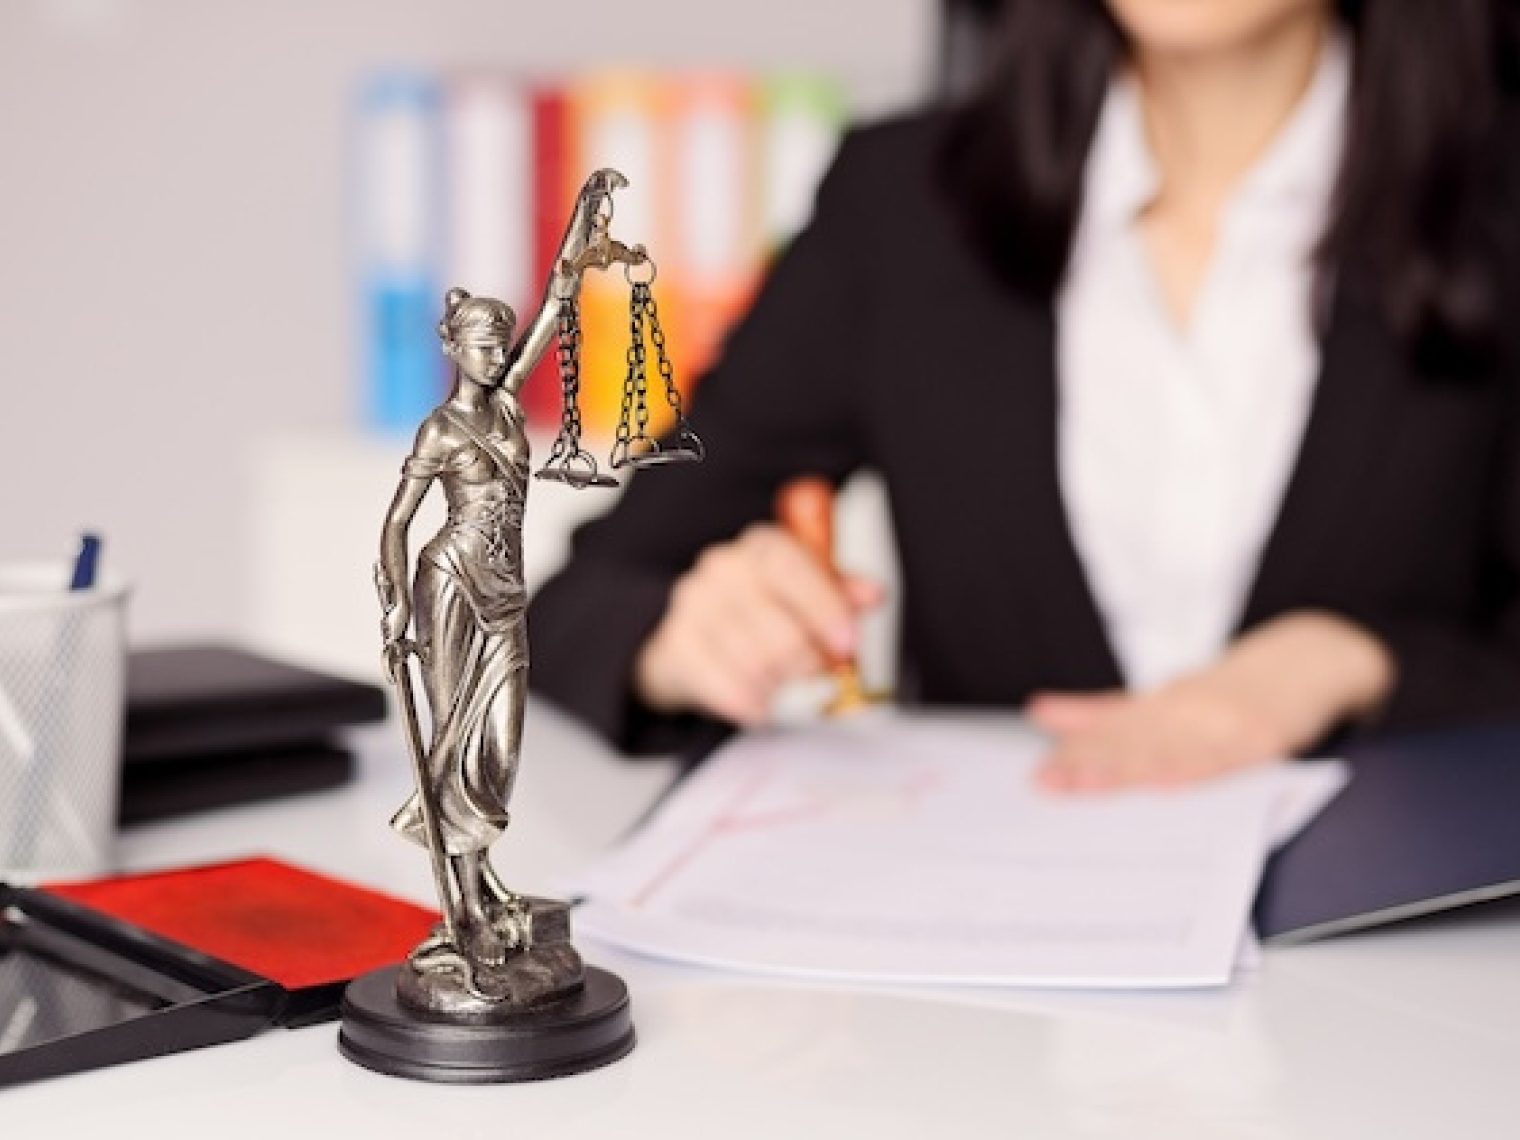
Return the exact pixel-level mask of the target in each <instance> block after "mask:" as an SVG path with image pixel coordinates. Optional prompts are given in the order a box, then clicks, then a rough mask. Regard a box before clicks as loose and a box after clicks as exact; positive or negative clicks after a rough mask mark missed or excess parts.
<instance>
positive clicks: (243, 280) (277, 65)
mask: <svg viewBox="0 0 1520 1140" xmlns="http://www.w3.org/2000/svg"><path fill="white" fill-rule="evenodd" d="M936 14H937V4H936V3H934V0H767V2H766V3H764V4H721V3H720V4H715V3H710V2H703V0H586V2H581V3H566V2H561V3H546V4H528V3H518V2H498V3H490V2H486V0H427V2H423V0H416V2H413V3H404V2H401V0H332V2H322V0H260V2H258V3H246V2H241V3H240V2H233V0H49V2H44V0H5V2H4V3H3V4H0V523H3V525H0V558H15V557H37V556H56V555H62V554H64V553H66V552H67V551H68V550H70V549H71V547H72V544H73V542H74V538H75V535H76V534H77V532H78V531H79V530H80V529H81V528H82V527H85V526H95V527H98V528H100V529H101V530H102V531H103V532H104V533H105V534H106V536H107V541H108V544H109V546H108V556H109V557H110V559H111V560H112V562H113V564H114V565H115V566H116V567H117V568H118V569H119V570H120V571H121V572H123V573H125V574H127V575H128V576H130V577H131V578H132V579H134V580H135V581H136V582H137V584H138V589H137V593H136V597H135V599H134V601H133V631H134V637H135V639H136V640H139V641H144V640H146V641H152V640H163V639H167V638H175V637H185V636H199V635H205V634H218V633H226V632H231V631H236V630H238V629H240V628H241V627H242V626H243V625H244V623H245V620H246V617H247V614H248V609H249V598H250V597H251V596H253V594H254V593H255V586H256V584H255V583H254V582H252V581H251V580H250V577H251V575H250V571H249V569H248V567H249V566H250V564H251V560H250V559H249V557H248V551H247V546H248V543H249V541H250V535H251V533H252V528H251V527H250V525H249V522H248V520H249V517H250V513H251V512H250V503H249V495H250V494H251V487H252V485H253V484H252V478H251V475H250V455H251V454H253V452H254V450H255V449H256V447H257V446H258V443H259V441H260V440H264V439H268V438H270V437H277V436H281V435H284V434H286V433H289V432H307V431H315V432H328V431H342V430H343V429H344V428H346V427H347V426H348V425H350V424H352V423H353V422H355V421H356V420H357V418H358V416H357V411H356V409H357V406H358V403H359V395H360V393H359V388H358V384H357V366H356V363H355V360H354V355H353V352H352V345H353V337H352V336H351V333H350V320H351V316H352V314H351V310H350V304H351V297H350V293H349V289H348V278H347V276H346V272H345V263H344V245H343V221H344V213H343V185H342V157H343V148H344V144H345V133H344V116H345V111H346V108H347V102H348V97H349V94H350V92H351V90H352V89H353V85H354V83H355V81H356V79H357V77H358V76H359V75H361V74H362V73H363V72H364V71H365V70H367V69H368V68H370V67H372V66H374V65H377V64H383V63H396V62H403V63H418V64H422V65H428V66H438V67H456V66H459V67H469V66H490V67H496V68H508V69H515V70H519V71H521V72H523V73H524V74H528V75H554V74H558V73H562V72H564V71H566V70H573V69H577V68H584V67H591V66H597V65H603V64H632V65H642V66H655V67H659V66H676V67H687V66H733V67H741V68H752V69H757V70H759V69H765V68H775V67H783V66H795V67H806V68H813V69H819V70H825V71H828V72H830V73H832V74H834V75H837V76H838V77H839V78H840V79H841V80H842V81H843V82H844V83H845V85H846V88H847V90H848V91H849V92H850V93H851V94H852V97H853V99H854V103H855V106H856V109H857V110H858V111H859V112H861V113H863V114H866V115H872V114H876V113H880V112H882V111H885V110H890V109H892V108H894V107H897V106H900V105H903V104H906V103H909V102H911V101H912V100H913V99H914V98H916V97H917V96H918V94H919V93H920V91H921V90H923V89H924V87H925V86H926V83H927V79H928V76H929V73H930V68H931V65H932V61H933V57H934V54H935V48H936Z"/></svg>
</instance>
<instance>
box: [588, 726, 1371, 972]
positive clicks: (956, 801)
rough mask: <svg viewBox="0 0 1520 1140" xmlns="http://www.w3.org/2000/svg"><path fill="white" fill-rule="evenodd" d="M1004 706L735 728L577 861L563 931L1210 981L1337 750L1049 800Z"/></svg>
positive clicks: (796, 961) (696, 957)
mask: <svg viewBox="0 0 1520 1140" xmlns="http://www.w3.org/2000/svg"><path fill="white" fill-rule="evenodd" d="M1047 747H1048V745H1047V743H1046V742H1045V741H1044V740H1043V739H1042V738H1040V737H1039V736H1037V735H1036V734H1035V733H1033V732H1032V731H1030V730H1029V729H1027V728H1026V727H1024V726H1023V725H1022V724H1021V723H1020V722H1018V721H1015V720H1013V719H1011V718H1007V719H1004V718H999V719H996V720H993V719H978V720H965V719H950V718H924V717H916V718H915V717H907V716H903V715H900V714H894V715H882V716H876V717H867V718H865V719H857V720H853V721H848V722H840V723H836V724H829V725H824V726H820V727H817V728H805V729H794V730H784V731H776V732H770V733H762V734H759V735H751V736H746V737H743V738H741V739H739V740H737V741H736V742H735V743H732V744H730V745H729V746H727V747H726V748H724V749H723V750H722V751H720V752H719V753H718V754H717V755H716V756H714V757H713V758H712V759H711V760H710V761H709V762H708V763H707V764H706V765H705V766H704V767H703V768H701V769H699V770H698V771H697V772H696V773H695V774H694V775H693V776H692V777H690V778H689V779H688V780H687V781H686V782H685V783H683V784H682V785H681V786H679V787H678V788H677V789H676V791H675V792H674V794H673V795H672V796H671V797H670V798H669V799H668V800H667V801H666V802H665V803H664V804H663V805H661V807H660V809H659V810H658V811H657V812H656V813H655V815H654V816H653V817H652V818H651V819H650V820H649V821H648V822H647V823H646V825H645V826H644V827H643V828H642V829H641V830H640V831H639V833H638V834H636V835H635V836H634V837H633V838H632V839H631V840H630V841H629V842H627V843H626V844H625V845H624V846H623V847H622V848H621V849H619V850H618V851H616V852H615V853H614V854H613V855H612V856H611V857H609V858H608V859H606V860H605V861H604V862H602V863H601V864H600V865H598V866H596V867H594V868H592V869H591V870H590V871H588V872H587V873H585V874H584V875H583V876H581V877H580V879H579V880H578V881H577V883H576V887H577V888H578V889H579V890H580V892H581V893H582V894H584V895H585V896H586V899H587V901H586V905H585V906H584V908H583V909H582V911H581V912H580V913H579V915H578V917H577V920H576V921H577V926H578V927H579V928H580V929H581V930H583V931H586V932H589V933H591V934H594V935H595V936H598V937H600V938H603V939H605V940H607V941H610V942H613V943H616V944H620V945H622V946H625V947H627V948H630V949H633V950H636V951H640V952H644V953H648V954H652V955H658V956H660V957H666V958H672V959H679V960H683V961H689V962H698V963H706V964H710V965H720V966H728V967H734V968H740V969H749V970H759V971H766V972H772V973H785V974H791V975H797V976H806V977H831V978H848V979H870V980H875V981H888V980H891V981H913V982H925V981H931V982H959V983H975V984H993V985H998V984H1002V985H1039V986H1104V987H1113V986H1157V987H1161V986H1207V985H1221V984H1224V983H1225V982H1227V981H1228V980H1229V978H1230V975H1231V972H1232V969H1233V966H1234V964H1235V961H1236V958H1237V955H1238V953H1240V951H1241V948H1242V946H1243V945H1244V944H1246V943H1248V941H1249V930H1248V925H1247V923H1248V916H1249V910H1250V904H1251V900H1252V897H1253V895H1254V894H1255V891H1256V885H1257V880H1258V878H1259V877H1260V874H1261V868H1262V864H1263V861H1264V859H1265V857H1266V855H1267V853H1268V852H1269V851H1270V849H1271V848H1272V846H1273V845H1274V844H1276V843H1278V842H1281V841H1282V840H1283V839H1285V838H1286V837H1287V836H1288V835H1290V834H1292V833H1293V832H1294V831H1296V830H1297V829H1298V828H1299V827H1301V826H1303V824H1305V823H1306V822H1308V820H1309V819H1311V818H1312V817H1313V815H1314V814H1315V813H1316V812H1317V811H1319V809H1320V808H1321V807H1323V806H1324V804H1325V803H1327V802H1328V801H1329V800H1330V799H1331V798H1332V797H1333V796H1334V794H1335V793H1336V791H1338V790H1339V788H1340V787H1341V786H1342V784H1343V783H1344V781H1345V769H1344V766H1343V765H1342V764H1340V763H1339V762H1336V761H1324V762H1316V763H1309V764H1304V763H1296V764H1289V763H1281V764H1274V765H1271V766H1268V767H1263V768H1258V769H1255V770H1252V771H1249V772H1243V773H1239V774H1236V775H1231V776H1226V777H1223V778H1220V779H1216V780H1213V781H1210V782H1206V783H1202V784H1198V785H1194V786H1191V787H1186V788H1179V789H1169V790H1158V791H1143V792H1125V793H1119V794H1103V795H1087V796H1072V795H1065V796H1062V795H1056V794H1052V793H1047V792H1044V791H1042V790H1041V789H1039V788H1038V787H1037V786H1036V785H1035V783H1034V782H1033V778H1032V777H1033V773H1034V770H1035V768H1036V766H1037V765H1038V763H1039V761H1040V759H1041V757H1042V756H1043V754H1044V752H1045V750H1046V748H1047Z"/></svg>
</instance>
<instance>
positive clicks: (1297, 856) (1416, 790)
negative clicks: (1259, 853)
mask: <svg viewBox="0 0 1520 1140" xmlns="http://www.w3.org/2000/svg"><path fill="white" fill-rule="evenodd" d="M1348 758H1349V759H1350V760H1351V763H1352V779H1351V783H1350V784H1348V785H1347V787H1346V789H1345V790H1344V791H1342V792H1341V794H1340V795H1339V796H1337V797H1336V798H1335V799H1334V800H1332V801H1331V802H1330V806H1329V807H1327V808H1326V809H1325V810H1324V811H1323V812H1321V813H1320V815H1319V816H1318V817H1316V818H1315V819H1314V821H1313V822H1312V823H1310V824H1309V826H1308V827H1306V828H1305V829H1304V830H1303V831H1302V832H1301V833H1300V834H1299V835H1298V836H1297V837H1296V838H1295V839H1294V840H1293V841H1292V842H1291V843H1289V844H1288V845H1287V846H1286V847H1284V848H1283V849H1282V850H1281V851H1280V852H1278V853H1277V854H1276V855H1275V856H1274V857H1273V858H1272V860H1271V861H1270V863H1269V864H1268V866H1267V870H1266V874H1265V876H1264V878H1263V880H1262V886H1261V892H1260V894H1259V895H1258V896H1257V901H1256V929H1257V931H1258V933H1259V934H1260V935H1261V936H1262V937H1263V938H1265V939H1268V940H1272V941H1277V942H1296V941H1297V942H1301V941H1307V940H1309V939H1312V938H1319V937H1324V936H1326V935H1330V934H1338V933H1341V932H1343V931H1348V930H1355V929H1358V928H1361V927H1366V926H1374V925H1378V924H1381V923H1385V922H1394V921H1397V920H1399V919H1402V918H1412V917H1414V916H1416V915H1421V914H1428V913H1430V912H1432V911H1437V910H1442V909H1447V908H1450V907H1456V906H1462V905H1465V904H1468V903H1473V902H1480V901H1484V900H1488V899H1494V898H1501V897H1504V896H1506V895H1513V894H1520V724H1514V725H1499V726H1493V727H1487V728H1474V729H1464V730H1461V731H1451V732H1431V733H1424V734H1419V735H1410V736H1402V737H1397V738H1394V737H1390V738H1388V739H1385V740H1381V741H1375V742H1369V743H1367V744H1365V745H1362V746H1359V747H1357V748H1353V749H1351V750H1350V751H1349V752H1348Z"/></svg>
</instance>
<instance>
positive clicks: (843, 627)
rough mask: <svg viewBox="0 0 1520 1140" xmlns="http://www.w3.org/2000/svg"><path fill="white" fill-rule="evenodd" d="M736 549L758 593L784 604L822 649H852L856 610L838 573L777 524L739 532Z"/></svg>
mask: <svg viewBox="0 0 1520 1140" xmlns="http://www.w3.org/2000/svg"><path fill="white" fill-rule="evenodd" d="M737 547H738V550H739V552H740V554H741V555H742V556H743V558H744V560H745V564H746V565H747V566H748V567H749V569H750V570H751V571H752V572H753V573H754V574H755V576H756V580H757V583H758V584H759V585H760V587H761V589H762V591H763V592H764V593H765V594H767V595H769V596H770V597H772V598H774V599H775V600H776V601H777V602H779V603H780V604H781V605H782V606H784V607H785V608H786V609H787V610H788V611H789V612H790V613H791V615H792V617H793V618H794V619H795V621H796V622H797V623H798V624H799V625H800V626H801V627H802V629H803V630H804V631H805V632H806V634H807V635H808V636H809V637H810V638H812V640H813V641H814V642H816V643H817V644H818V645H819V646H820V647H821V648H822V649H824V650H825V651H826V652H828V653H830V654H832V655H834V656H836V657H848V656H850V655H851V654H853V653H854V652H855V645H856V640H857V639H856V634H855V624H856V622H855V608H854V607H853V606H852V605H851V603H850V597H849V595H848V594H847V593H846V591H845V588H844V586H843V584H842V583H841V582H840V580H839V578H838V576H836V575H835V574H834V573H832V572H831V571H830V570H829V569H828V568H826V567H824V566H822V565H821V564H820V563H819V562H818V560H817V559H816V558H814V557H813V555H812V554H811V553H810V552H809V551H808V550H807V548H806V547H804V546H803V545H802V544H801V543H800V542H798V541H797V540H796V539H795V538H793V537H792V536H791V535H790V534H788V533H787V532H786V531H784V530H782V529H781V528H780V527H778V526H773V525H770V524H759V525H756V526H752V527H750V528H749V529H748V530H746V531H745V532H744V534H743V535H741V536H740V538H739V541H738V543H737Z"/></svg>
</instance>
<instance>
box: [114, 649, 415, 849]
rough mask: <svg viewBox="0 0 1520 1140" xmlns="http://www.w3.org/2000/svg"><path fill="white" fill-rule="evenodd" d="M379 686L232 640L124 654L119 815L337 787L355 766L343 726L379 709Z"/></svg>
mask: <svg viewBox="0 0 1520 1140" xmlns="http://www.w3.org/2000/svg"><path fill="white" fill-rule="evenodd" d="M385 710H386V704H385V694H384V692H382V691H381V689H380V688H379V687H377V686H375V685H370V684H364V683H362V682H358V681H352V680H348V679H346V678H343V677H335V676H331V675H329V674H326V673H322V672H319V671H317V670H314V669H308V668H304V667H302V666H298V665H291V664H288V663H286V662H283V661H276V660H274V659H272V658H269V657H265V656H263V655H261V654H257V653H253V652H251V651H249V650H245V649H240V648H237V647H235V646H230V645H216V644H205V645H182V646H173V647H167V648H160V649H142V650H135V651H133V652H132V653H131V654H129V655H128V659H127V716H126V731H125V735H124V738H123V743H122V758H123V771H122V794H121V811H120V818H121V821H122V822H123V823H126V824H131V823H141V822H145V821H148V820H154V819H161V818H164V817H166V816H172V815H181V814H184V813H187V812H193V811H201V810H205V809H208V808H215V807H225V806H229V805H233V804H239V803H248V802H251V801H254V800H261V799H268V798H271V797H273V796H280V795H289V794H292V793H295V792H306V791H316V790H319V789H321V788H328V787H334V786H336V785H338V784H341V783H343V782H344V781H345V780H347V779H348V778H349V777H350V775H351V774H352V772H353V757H352V755H351V754H350V752H349V751H348V750H347V749H346V748H344V747H343V746H342V745H341V743H340V742H339V741H338V739H337V733H338V731H339V730H340V729H343V728H346V727H348V726H351V725H357V724H364V723H367V722H370V721H376V720H381V719H383V718H384V717H385Z"/></svg>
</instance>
